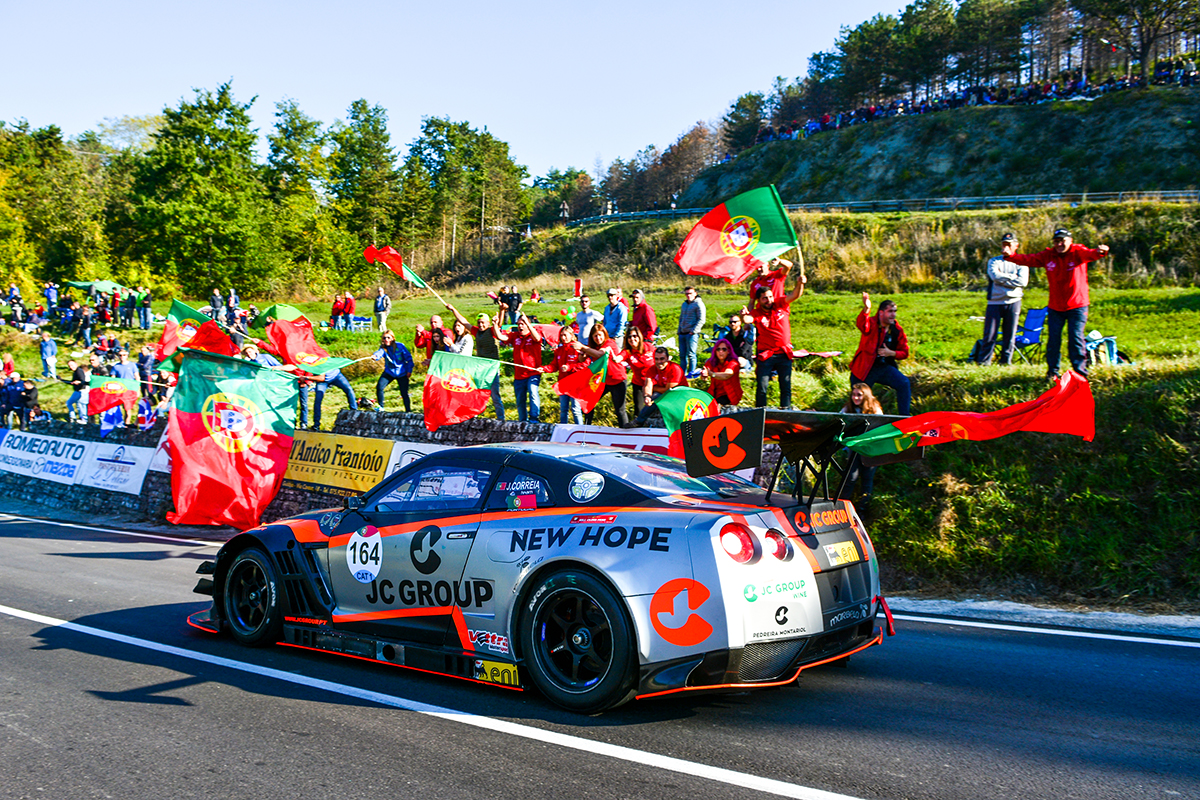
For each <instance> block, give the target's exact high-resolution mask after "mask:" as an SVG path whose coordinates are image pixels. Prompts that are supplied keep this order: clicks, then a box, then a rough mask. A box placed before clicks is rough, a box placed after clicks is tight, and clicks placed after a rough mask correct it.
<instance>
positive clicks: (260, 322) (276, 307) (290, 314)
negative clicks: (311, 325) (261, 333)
mask: <svg viewBox="0 0 1200 800" xmlns="http://www.w3.org/2000/svg"><path fill="white" fill-rule="evenodd" d="M301 318H303V319H308V317H305V316H304V312H303V311H301V310H300V309H298V308H296V307H295V306H289V305H287V304H286V303H274V304H272V305H269V306H267V307H266V308H264V309H263V310H262V312H260V313H259V315H258V316H257V317H255V318H254V322H251V323H250V329H251V330H256V329H259V328H265V327H267V325H269V324H270V323H271V322H272V321H274V320H277V319H301Z"/></svg>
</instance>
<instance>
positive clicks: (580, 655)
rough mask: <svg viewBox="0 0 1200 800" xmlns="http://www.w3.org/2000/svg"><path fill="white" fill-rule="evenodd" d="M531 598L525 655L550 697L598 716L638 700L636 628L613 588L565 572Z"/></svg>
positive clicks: (525, 621) (546, 582)
mask: <svg viewBox="0 0 1200 800" xmlns="http://www.w3.org/2000/svg"><path fill="white" fill-rule="evenodd" d="M527 596H528V597H529V598H531V600H530V601H529V602H527V603H526V604H525V607H526V608H525V614H524V616H523V618H522V621H521V628H520V633H521V643H522V650H521V652H522V654H523V656H524V659H525V663H526V668H527V669H528V670H529V673H530V677H531V679H532V680H533V683H534V684H535V685H536V686H537V687H538V689H539V690H541V692H542V693H543V694H544V695H546V697H548V698H549V699H550V700H552V701H553V702H555V703H557V704H558V705H560V706H563V707H564V708H567V709H569V710H571V711H577V712H581V713H592V712H596V711H602V710H604V709H606V708H612V707H614V706H617V705H620V704H621V703H623V702H625V701H626V700H628V699H629V698H630V697H631V696H632V694H633V666H634V664H636V656H635V655H634V647H633V636H632V634H631V631H632V626H631V624H630V622H629V620H628V616H627V614H626V611H625V607H624V604H623V603H622V602H621V600H620V599H619V598H618V597H617V596H616V594H614V593H613V591H612V590H611V589H609V588H608V586H607V585H605V584H604V583H603V582H601V581H599V580H597V579H596V578H594V577H592V576H591V575H589V574H588V573H586V572H576V571H562V572H556V573H553V574H551V575H550V576H549V577H547V578H546V579H545V580H543V581H541V582H540V583H539V584H538V585H537V586H535V587H533V589H532V590H531V592H530V593H529V594H528V595H527Z"/></svg>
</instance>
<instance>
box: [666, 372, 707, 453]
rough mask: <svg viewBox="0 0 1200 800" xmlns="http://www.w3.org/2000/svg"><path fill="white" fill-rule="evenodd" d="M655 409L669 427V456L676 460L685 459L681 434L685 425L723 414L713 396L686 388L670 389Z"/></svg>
mask: <svg viewBox="0 0 1200 800" xmlns="http://www.w3.org/2000/svg"><path fill="white" fill-rule="evenodd" d="M654 407H655V408H657V409H658V411H659V413H660V414H662V418H663V424H664V425H666V426H667V433H669V434H670V438H669V439H668V440H667V455H669V456H674V457H675V458H683V435H682V434H681V433H680V432H679V428H680V427H681V426H682V425H683V423H685V422H689V421H691V420H694V419H704V418H705V417H715V416H717V415H719V414H720V413H721V409H720V408H719V407H718V406H717V401H716V400H714V399H713V396H712V395H711V394H709V393H708V392H702V391H700V390H699V389H689V388H688V387H686V386H676V387H675V388H674V389H669V390H668V391H667V393H666V394H664V395H663V396H662V397H660V398H658V399H657V400H655V401H654Z"/></svg>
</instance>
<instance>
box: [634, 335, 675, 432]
mask: <svg viewBox="0 0 1200 800" xmlns="http://www.w3.org/2000/svg"><path fill="white" fill-rule="evenodd" d="M687 385H688V382H687V377H686V376H685V375H684V374H683V367H681V366H679V365H678V364H676V363H675V362H674V361H672V360H671V353H670V351H668V350H667V348H665V347H656V348H654V366H653V367H652V368H651V369H650V371H649V372H647V373H646V385H645V386H644V387H642V392H643V393H644V395H645V398H644V399H645V405H644V406H643V407H642V412H641V413H640V414H638V415H637V420H636V421H635V422H634V423H633V427H635V428H641V427H644V426H645V424H646V423H647V422H648V421H649V420H650V415H651V414H660V412H659V411H658V409H657V408H655V407H654V401H655V400H657V399H658V398H660V397H662V396H663V395H664V394H666V393H667V392H669V391H671V390H672V389H674V388H675V387H676V386H687ZM660 416H661V414H660Z"/></svg>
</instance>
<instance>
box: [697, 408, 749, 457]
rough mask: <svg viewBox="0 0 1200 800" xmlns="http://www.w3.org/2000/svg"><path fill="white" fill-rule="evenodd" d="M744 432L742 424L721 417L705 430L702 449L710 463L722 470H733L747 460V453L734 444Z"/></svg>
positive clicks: (702, 436) (702, 437) (701, 443)
mask: <svg viewBox="0 0 1200 800" xmlns="http://www.w3.org/2000/svg"><path fill="white" fill-rule="evenodd" d="M741 432H742V423H740V422H738V421H737V420H735V419H730V418H729V417H721V418H719V419H718V420H717V421H716V422H714V423H712V424H711V425H709V426H708V427H707V428H705V429H704V433H703V434H702V435H701V437H700V448H701V450H702V451H703V453H704V458H705V459H706V460H707V461H708V463H710V464H712V465H713V466H714V467H716V468H717V469H720V470H731V469H733V468H734V467H736V466H737V465H738V464H741V463H742V461H743V460H744V459H745V458H746V451H745V450H743V449H742V448H740V447H738V446H737V445H736V444H734V443H733V440H734V439H736V438H737V437H738V436H739V435H741Z"/></svg>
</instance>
